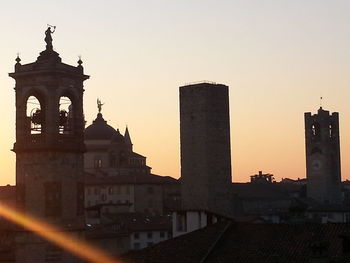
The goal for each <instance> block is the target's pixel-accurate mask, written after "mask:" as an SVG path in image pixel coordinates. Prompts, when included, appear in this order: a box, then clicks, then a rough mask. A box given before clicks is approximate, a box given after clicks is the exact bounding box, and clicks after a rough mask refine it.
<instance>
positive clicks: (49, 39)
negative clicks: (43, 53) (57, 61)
mask: <svg viewBox="0 0 350 263" xmlns="http://www.w3.org/2000/svg"><path fill="white" fill-rule="evenodd" d="M51 27H53V30H52V31H51ZM55 31H56V26H51V25H47V29H46V31H45V42H46V49H47V50H52V48H53V46H52V36H51V34H53V33H54V32H55Z"/></svg>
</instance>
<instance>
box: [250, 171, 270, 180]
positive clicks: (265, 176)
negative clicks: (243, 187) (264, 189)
mask: <svg viewBox="0 0 350 263" xmlns="http://www.w3.org/2000/svg"><path fill="white" fill-rule="evenodd" d="M250 182H251V183H273V182H275V178H274V177H273V174H263V172H262V171H259V173H258V174H254V175H251V176H250Z"/></svg>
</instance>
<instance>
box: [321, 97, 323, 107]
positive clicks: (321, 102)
mask: <svg viewBox="0 0 350 263" xmlns="http://www.w3.org/2000/svg"><path fill="white" fill-rule="evenodd" d="M322 99H323V98H322V96H321V97H320V109H322Z"/></svg>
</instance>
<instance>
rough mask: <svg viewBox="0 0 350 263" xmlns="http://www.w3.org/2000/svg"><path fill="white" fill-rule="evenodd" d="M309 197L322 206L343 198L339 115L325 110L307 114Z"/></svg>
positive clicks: (337, 202)
mask: <svg viewBox="0 0 350 263" xmlns="http://www.w3.org/2000/svg"><path fill="white" fill-rule="evenodd" d="M305 143H306V173H307V175H306V177H307V196H308V197H310V198H313V199H315V200H316V201H318V202H320V203H323V204H339V203H341V202H342V197H341V171H340V143H339V114H338V112H333V113H332V114H330V113H329V111H327V110H324V109H322V107H320V109H319V110H318V112H317V114H313V115H312V114H311V113H310V112H306V113H305Z"/></svg>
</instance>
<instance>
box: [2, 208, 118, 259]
mask: <svg viewBox="0 0 350 263" xmlns="http://www.w3.org/2000/svg"><path fill="white" fill-rule="evenodd" d="M0 216H2V217H4V218H6V219H7V220H9V221H11V222H13V223H15V224H17V225H19V226H21V227H24V228H25V229H27V230H29V231H32V232H34V233H35V234H37V235H38V236H40V237H42V238H44V239H46V240H48V241H50V242H51V243H54V244H55V245H57V246H59V247H61V248H63V249H65V250H67V251H69V252H70V253H72V254H74V255H75V256H77V257H79V258H81V259H83V260H87V261H88V262H91V263H122V262H121V261H120V260H116V259H115V258H112V257H111V256H109V255H106V253H104V252H103V251H101V250H100V249H97V248H95V247H93V246H91V245H90V244H88V243H86V242H84V241H82V240H79V239H77V238H74V237H72V236H70V235H67V234H65V233H64V232H63V231H62V230H60V229H59V228H57V227H55V226H52V225H50V224H48V223H45V222H42V221H41V220H38V219H35V218H33V217H30V216H27V215H23V214H21V213H19V212H18V211H15V210H13V209H11V208H10V207H8V206H6V205H4V204H1V203H0Z"/></svg>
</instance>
